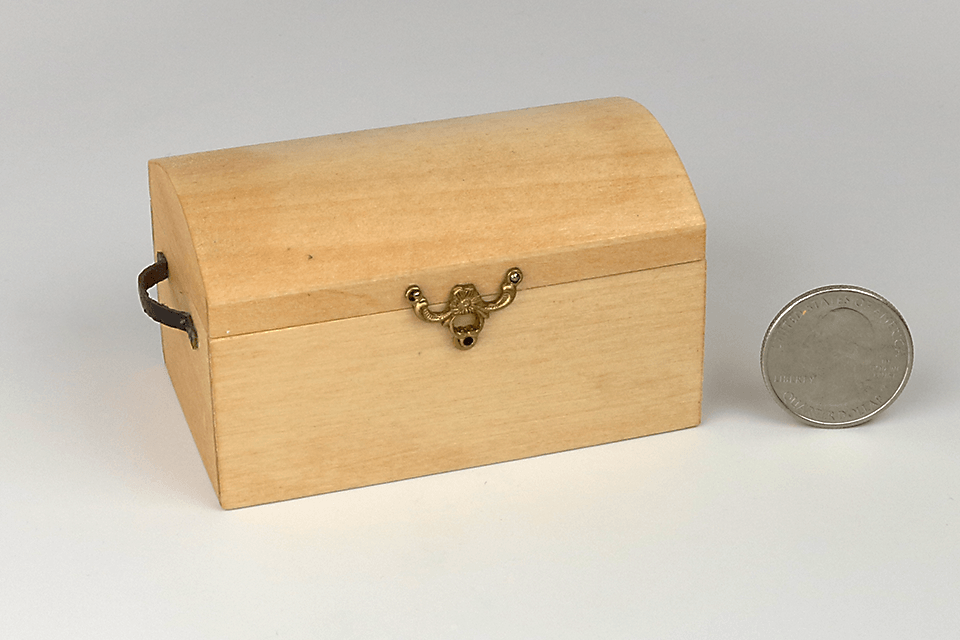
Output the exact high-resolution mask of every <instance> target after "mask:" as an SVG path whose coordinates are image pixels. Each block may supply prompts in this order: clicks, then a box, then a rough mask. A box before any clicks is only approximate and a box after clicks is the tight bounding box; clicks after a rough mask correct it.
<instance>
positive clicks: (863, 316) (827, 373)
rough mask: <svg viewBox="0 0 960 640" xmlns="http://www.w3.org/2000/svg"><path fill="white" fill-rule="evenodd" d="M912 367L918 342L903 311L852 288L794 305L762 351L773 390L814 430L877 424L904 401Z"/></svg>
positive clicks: (813, 294) (821, 292)
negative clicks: (882, 415) (885, 412)
mask: <svg viewBox="0 0 960 640" xmlns="http://www.w3.org/2000/svg"><path fill="white" fill-rule="evenodd" d="M912 368H913V339H912V338H911V337H910V330H909V329H908V328H907V323H906V322H904V320H903V317H902V316H901V315H900V312H899V311H897V310H896V308H894V306H893V305H892V304H890V303H889V302H887V301H886V300H884V299H883V298H882V297H880V296H879V295H877V294H876V293H874V292H872V291H869V290H867V289H862V288H860V287H853V286H848V285H832V286H829V287H821V288H819V289H814V290H812V291H808V292H807V293H804V294H803V295H801V296H800V297H798V298H797V299H795V300H793V301H792V302H791V303H790V304H788V305H787V306H785V307H784V308H783V310H782V311H780V313H778V314H777V316H776V317H775V318H774V319H773V322H771V323H770V327H769V328H768V329H767V333H766V335H764V337H763V346H762V347H761V349H760V369H761V371H762V373H763V380H764V382H765V383H766V385H767V389H769V390H770V393H772V394H773V396H774V397H775V398H776V399H777V402H779V403H780V406H782V407H783V408H784V409H786V410H787V411H788V412H790V413H792V414H793V415H794V416H796V417H797V418H799V419H800V420H802V421H803V422H806V423H807V424H811V425H813V426H815V427H831V428H837V427H852V426H855V425H858V424H863V423H864V422H866V421H867V420H870V419H871V418H873V417H874V416H876V415H877V414H878V413H880V412H881V411H883V410H884V409H886V408H887V407H889V406H890V404H891V403H892V402H893V401H894V400H896V399H897V396H899V395H900V392H901V391H903V388H904V387H905V386H906V384H907V379H908V378H909V377H910V371H911V369H912Z"/></svg>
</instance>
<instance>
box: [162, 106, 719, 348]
mask: <svg viewBox="0 0 960 640" xmlns="http://www.w3.org/2000/svg"><path fill="white" fill-rule="evenodd" d="M150 167H151V171H152V172H161V171H162V172H163V173H164V174H165V175H166V177H167V179H168V180H169V182H170V184H171V185H172V187H173V189H174V190H175V191H176V195H177V198H178V203H179V206H180V207H181V208H182V211H183V215H184V216H185V217H186V220H187V224H188V226H189V229H190V235H191V238H192V241H193V244H194V247H195V249H196V255H197V260H198V262H199V269H200V272H201V274H202V279H203V285H204V287H205V293H206V301H205V305H204V306H203V307H202V308H200V314H201V317H200V318H199V319H196V320H197V321H198V322H200V323H202V324H204V325H205V326H206V327H207V330H208V331H209V333H210V335H211V337H214V338H217V337H223V336H227V335H238V334H242V333H252V332H256V331H263V330H270V329H276V328H283V327H290V326H297V325H302V324H310V323H313V322H321V321H325V320H330V319H334V318H341V317H351V316H357V315H364V314H369V313H379V312H382V311H389V310H397V309H401V308H402V307H403V304H404V303H403V300H402V298H398V297H397V296H395V295H394V294H393V292H394V291H397V290H399V291H403V290H404V289H406V287H407V285H409V284H410V282H411V281H429V282H432V283H435V286H436V287H437V288H438V290H449V287H450V286H452V285H453V284H455V283H457V282H462V281H465V280H464V279H465V278H471V279H473V280H474V281H478V280H479V282H477V284H478V285H481V284H483V283H486V282H489V283H493V284H495V283H496V282H498V281H499V278H501V277H502V274H503V272H504V271H505V270H506V269H507V268H509V267H511V266H513V265H514V264H521V263H522V264H526V265H527V269H528V271H529V276H528V277H529V280H528V283H529V286H549V285H553V284H559V283H564V282H573V281H576V280H580V279H583V278H587V277H596V276H600V275H610V274H614V273H625V272H629V271H636V270H640V269H647V268H653V267H658V266H662V265H665V264H676V263H679V262H684V261H690V260H696V259H699V258H702V257H703V250H704V224H703V217H702V215H701V213H700V209H699V205H698V204H697V200H696V196H695V195H694V192H693V189H692V188H691V186H690V182H689V180H688V179H687V175H686V172H685V171H684V169H683V165H682V164H681V162H680V159H679V157H678V156H677V153H676V151H675V150H674V148H673V145H672V144H671V143H670V141H669V139H668V138H667V136H666V134H664V132H663V130H662V129H661V128H660V125H659V124H658V123H657V121H656V120H655V119H654V118H653V116H652V115H650V113H649V112H648V111H647V110H646V109H644V108H643V107H642V106H640V105H639V104H637V103H636V102H633V101H631V100H627V99H623V98H610V99H605V100H593V101H587V102H580V103H571V104H566V105H555V106H551V107H541V108H536V109H524V110H520V111H511V112H504V113H497V114H489V115H482V116H473V117H469V118H457V119H453V120H443V121H438V122H429V123H423V124H418V125H408V126H402V127H391V128H387V129H376V130H371V131H360V132H354V133H349V134H341V135H330V136H323V137H319V138H310V139H305V140H294V141H290V142H282V143H272V144H264V145H256V146H251V147H243V148H237V149H227V150H223V151H213V152H208V153H200V154H192V155H189V156H179V157H173V158H164V159H161V160H155V161H152V162H151V164H150ZM664 243H667V244H666V245H665V244H664ZM664 247H666V248H667V249H669V250H668V251H664Z"/></svg>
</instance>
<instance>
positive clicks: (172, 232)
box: [150, 170, 220, 491]
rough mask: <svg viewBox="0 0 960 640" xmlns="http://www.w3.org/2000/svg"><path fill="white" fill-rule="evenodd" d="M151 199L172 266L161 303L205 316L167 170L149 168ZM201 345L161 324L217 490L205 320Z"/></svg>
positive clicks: (157, 238)
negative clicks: (196, 345) (197, 346)
mask: <svg viewBox="0 0 960 640" xmlns="http://www.w3.org/2000/svg"><path fill="white" fill-rule="evenodd" d="M150 202H151V210H152V214H153V246H154V247H155V248H156V250H157V251H162V252H163V254H164V255H165V256H166V257H167V262H168V264H169V265H170V276H169V278H168V279H167V280H164V281H163V282H161V283H160V284H158V285H157V297H158V299H159V300H160V302H162V303H163V304H165V305H167V306H168V307H172V308H174V309H179V310H181V311H187V312H189V313H190V314H191V315H192V316H193V318H194V319H195V320H196V319H197V318H201V317H203V315H204V309H205V308H206V296H205V293H204V288H203V281H202V279H201V277H200V269H199V263H198V261H197V257H196V252H195V251H194V247H193V241H192V239H191V237H190V232H189V229H188V228H187V221H186V218H185V217H184V216H183V211H182V210H181V208H180V204H179V201H178V200H177V196H176V192H175V191H174V190H173V188H172V185H171V184H170V181H169V180H168V179H167V177H166V174H164V173H163V171H161V170H151V171H150ZM195 324H196V329H197V338H198V345H199V348H198V349H192V348H191V347H190V341H189V340H188V339H187V336H186V334H185V333H184V332H183V331H178V330H176V329H170V328H168V327H163V326H161V327H160V332H161V336H162V340H163V359H164V362H165V363H166V365H167V371H168V372H169V374H170V380H171V381H172V382H173V388H174V389H175V390H176V392H177V399H178V400H179V401H180V406H181V407H182V408H183V415H184V417H185V418H186V420H187V424H188V425H190V431H191V433H192V434H193V439H194V441H195V442H196V443H197V449H198V450H199V452H200V458H201V459H202V460H203V466H204V467H205V468H206V470H207V475H209V476H210V482H212V483H213V487H214V489H216V490H217V491H219V487H220V481H219V478H218V476H217V451H216V438H215V433H214V424H213V398H212V396H211V380H210V358H209V334H208V333H207V328H206V326H205V325H204V324H203V323H202V322H196V323H195Z"/></svg>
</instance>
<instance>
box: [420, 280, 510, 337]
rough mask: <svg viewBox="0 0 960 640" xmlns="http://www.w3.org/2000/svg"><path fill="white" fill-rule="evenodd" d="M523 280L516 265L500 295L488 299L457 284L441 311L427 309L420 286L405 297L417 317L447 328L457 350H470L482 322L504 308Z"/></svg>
mask: <svg viewBox="0 0 960 640" xmlns="http://www.w3.org/2000/svg"><path fill="white" fill-rule="evenodd" d="M521 280H523V272H522V271H520V269H518V268H517V267H514V268H512V269H510V270H509V271H507V274H506V275H505V276H504V277H503V283H502V284H501V285H500V297H498V298H497V299H496V300H494V301H493V302H487V301H485V300H484V299H483V297H481V295H480V292H479V291H477V288H476V287H475V286H473V285H472V284H458V285H456V286H455V287H453V289H451V290H450V298H449V299H448V300H447V306H446V308H445V309H443V310H442V311H440V312H433V311H430V309H428V308H427V307H429V306H430V303H429V302H427V299H426V298H425V297H424V295H423V292H422V291H420V287H419V285H415V284H414V285H410V287H408V288H407V293H406V298H407V301H408V302H409V303H410V306H411V307H413V312H414V313H415V314H417V317H418V318H420V319H421V320H424V321H426V322H439V323H440V324H442V325H444V326H445V327H447V328H449V329H450V332H451V333H452V334H453V344H454V345H456V347H457V348H458V349H464V350H466V349H470V348H472V347H473V346H474V345H475V344H477V339H478V338H479V334H480V330H481V329H483V322H484V320H486V319H487V317H489V316H490V313H491V312H493V311H498V310H499V309H503V308H504V307H506V306H507V305H509V304H510V303H511V302H513V299H514V298H516V297H517V285H518V284H520V281H521Z"/></svg>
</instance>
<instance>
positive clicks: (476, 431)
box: [140, 98, 706, 509]
mask: <svg viewBox="0 0 960 640" xmlns="http://www.w3.org/2000/svg"><path fill="white" fill-rule="evenodd" d="M149 174H150V194H151V203H152V212H153V233H154V246H155V248H156V251H157V252H158V254H162V260H161V259H160V258H158V262H157V264H155V265H153V266H152V267H149V268H148V269H147V270H145V271H144V273H143V274H141V279H140V286H141V300H142V301H143V303H144V308H145V310H147V311H148V313H150V314H151V315H152V316H154V317H155V319H160V320H162V321H164V322H166V323H167V324H174V325H179V328H181V329H185V330H189V331H190V332H189V333H188V332H186V331H178V330H176V329H173V328H168V327H166V326H164V327H163V328H162V340H163V353H164V359H165V360H166V364H167V368H168V370H169V372H170V378H171V380H172V381H173V386H174V388H175V389H176V392H177V396H178V398H179V400H180V403H181V405H182V407H183V412H184V415H185V417H186V420H187V423H188V424H189V426H190V430H191V431H192V433H193V437H194V439H195V441H196V444H197V448H198V449H199V451H200V457H201V459H202V460H203V464H204V465H205V467H206V470H207V473H208V474H209V476H210V480H211V481H212V483H213V486H214V488H215V489H216V492H217V495H218V496H219V499H220V503H221V505H222V506H223V507H224V508H227V509H230V508H235V507H243V506H248V505H255V504H261V503H265V502H272V501H277V500H285V499H289V498H296V497H300V496H306V495H312V494H318V493H324V492H329V491H336V490H340V489H347V488H351V487H359V486H364V485H370V484H375V483H381V482H389V481H392V480H399V479H403V478H410V477H414V476H420V475H425V474H431V473H438V472H444V471H451V470H454V469H462V468H466V467H473V466H477V465H484V464H490V463H494V462H501V461H505V460H514V459H518V458H525V457H528V456H536V455H540V454H545V453H551V452H556V451H562V450H567V449H573V448H576V447H584V446H589V445H595V444H600V443H605V442H612V441H617V440H623V439H626V438H633V437H636V436H643V435H647V434H652V433H658V432H663V431H668V430H672V429H680V428H684V427H690V426H694V425H696V424H698V423H699V421H700V398H701V385H702V371H703V369H702V362H703V327H704V303H705V282H706V264H705V261H704V240H705V224H704V220H703V216H702V214H701V212H700V208H699V205H698V204H697V200H696V196H695V195H694V192H693V189H692V187H691V185H690V182H689V180H688V178H687V175H686V173H685V171H684V169H683V166H682V165H681V163H680V159H679V158H678V156H677V154H676V152H675V150H674V148H673V146H672V145H671V143H670V141H669V140H668V139H667V136H666V135H665V134H664V132H663V130H662V129H661V128H660V126H659V125H658V123H657V122H656V120H655V119H654V118H653V117H652V116H651V115H650V113H649V112H647V111H646V109H644V108H643V107H642V106H640V105H639V104H637V103H635V102H633V101H631V100H627V99H622V98H611V99H604V100H593V101H587V102H578V103H572V104H563V105H556V106H549V107H542V108H535V109H525V110H520V111H511V112H504V113H495V114H490V115H482V116H475V117H469V118H458V119H453V120H445V121H438V122H428V123H423V124H416V125H409V126H401V127H391V128H387V129H377V130H370V131H360V132H355V133H347V134H342V135H329V136H323V137H319V138H311V139H304V140H294V141H290V142H281V143H275V144H262V145H256V146H251V147H243V148H237V149H227V150H223V151H212V152H208V153H197V154H192V155H186V156H178V157H172V158H163V159H160V160H153V161H151V162H150V163H149ZM157 281H160V282H159V286H158V293H157V296H158V300H159V302H160V303H162V304H163V305H165V306H166V307H169V308H170V309H173V310H176V311H170V309H165V308H163V307H160V306H159V305H158V303H156V302H153V301H152V300H150V299H149V298H148V297H147V293H146V291H147V290H148V289H149V287H151V286H152V285H153V284H156V283H157ZM412 285H416V286H412ZM457 285H459V287H458V286H457ZM177 311H179V312H180V313H176V312H177ZM164 314H166V315H164ZM170 314H174V315H173V316H171V315H170ZM190 325H192V327H191V326H190ZM191 342H193V344H191Z"/></svg>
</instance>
